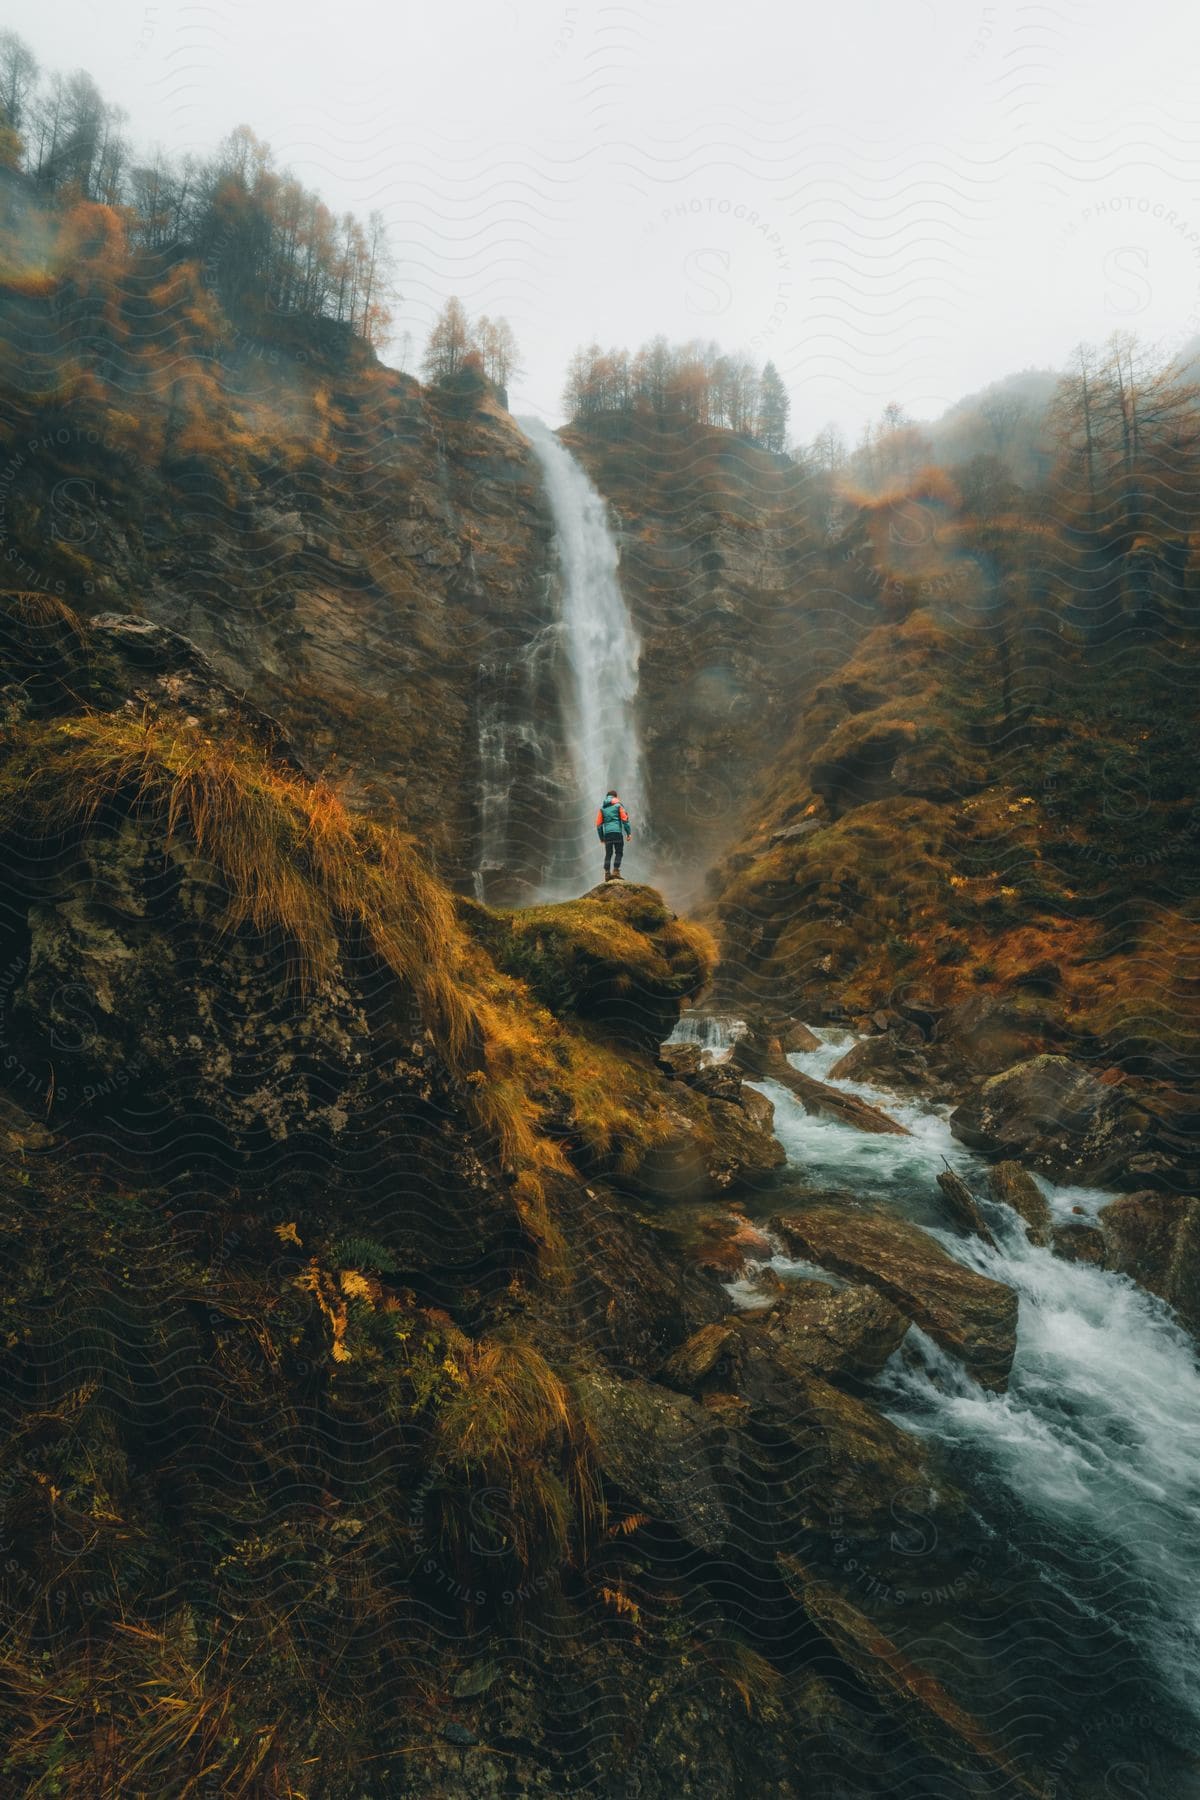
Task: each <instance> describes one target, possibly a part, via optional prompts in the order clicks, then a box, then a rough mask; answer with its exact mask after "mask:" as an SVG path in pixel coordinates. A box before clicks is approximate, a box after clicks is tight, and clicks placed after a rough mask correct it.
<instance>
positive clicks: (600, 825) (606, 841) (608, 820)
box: [596, 788, 632, 881]
mask: <svg viewBox="0 0 1200 1800" xmlns="http://www.w3.org/2000/svg"><path fill="white" fill-rule="evenodd" d="M596 836H597V837H598V838H599V839H600V842H601V843H602V844H603V845H604V879H605V881H623V880H624V879H625V877H624V876H623V875H622V873H621V858H622V856H624V854H625V840H626V838H628V837H630V836H632V832H631V829H630V825H629V814H628V813H627V812H626V811H625V808H624V807H623V806H622V805H621V798H620V795H619V794H618V793H617V790H616V788H609V790H608V793H607V794H606V795H605V796H604V799H603V800H602V801H601V802H600V810H599V812H598V813H597V814H596ZM614 863H615V867H614V866H613V865H614Z"/></svg>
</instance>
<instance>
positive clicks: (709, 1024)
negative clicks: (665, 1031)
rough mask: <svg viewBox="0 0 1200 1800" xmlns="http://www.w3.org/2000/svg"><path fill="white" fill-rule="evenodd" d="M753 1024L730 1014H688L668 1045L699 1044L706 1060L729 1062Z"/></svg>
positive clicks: (677, 1026)
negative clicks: (740, 1040) (748, 1024)
mask: <svg viewBox="0 0 1200 1800" xmlns="http://www.w3.org/2000/svg"><path fill="white" fill-rule="evenodd" d="M748 1029H749V1027H748V1026H747V1024H746V1021H745V1019H735V1018H733V1017H732V1016H730V1015H727V1014H718V1013H684V1014H683V1016H682V1017H681V1018H680V1020H679V1023H678V1024H677V1025H676V1027H675V1029H674V1031H673V1032H672V1033H671V1035H670V1037H669V1038H668V1039H667V1040H666V1041H667V1043H668V1044H698V1045H699V1046H700V1056H701V1060H702V1061H703V1062H726V1061H728V1059H729V1057H730V1056H731V1055H732V1054H733V1047H734V1045H735V1044H736V1043H737V1042H738V1040H739V1038H744V1037H745V1035H746V1032H747V1030H748Z"/></svg>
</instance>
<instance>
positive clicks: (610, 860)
mask: <svg viewBox="0 0 1200 1800" xmlns="http://www.w3.org/2000/svg"><path fill="white" fill-rule="evenodd" d="M624 854H625V837H624V834H623V833H622V832H618V834H617V836H616V837H606V838H605V840H604V873H605V874H606V875H607V874H608V871H609V867H610V865H614V866H615V867H616V868H618V869H619V868H620V866H621V858H622V857H623V856H624Z"/></svg>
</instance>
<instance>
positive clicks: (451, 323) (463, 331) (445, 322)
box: [421, 298, 472, 381]
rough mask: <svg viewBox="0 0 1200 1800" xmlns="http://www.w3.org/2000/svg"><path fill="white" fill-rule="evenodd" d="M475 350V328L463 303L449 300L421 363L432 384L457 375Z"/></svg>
mask: <svg viewBox="0 0 1200 1800" xmlns="http://www.w3.org/2000/svg"><path fill="white" fill-rule="evenodd" d="M471 348H472V343H471V327H470V324H469V322H468V319H467V315H466V311H465V310H464V307H463V304H462V301H461V300H459V299H456V298H451V299H449V300H447V302H446V304H445V306H444V307H443V308H442V310H441V312H440V313H439V314H438V316H437V320H436V322H435V324H434V327H433V330H432V331H431V332H430V334H429V342H428V343H427V345H426V346H425V355H424V358H423V360H422V363H421V368H422V370H423V371H424V374H425V377H426V379H427V380H428V381H448V380H449V379H450V378H451V377H452V376H454V375H457V374H458V373H459V372H460V370H461V369H462V367H463V365H464V363H465V362H466V359H467V356H468V354H469V353H470V351H471Z"/></svg>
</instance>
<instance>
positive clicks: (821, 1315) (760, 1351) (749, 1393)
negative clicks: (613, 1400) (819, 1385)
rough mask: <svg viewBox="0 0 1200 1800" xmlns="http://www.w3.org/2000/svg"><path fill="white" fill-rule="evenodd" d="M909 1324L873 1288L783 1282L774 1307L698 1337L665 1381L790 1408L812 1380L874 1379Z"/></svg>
mask: <svg viewBox="0 0 1200 1800" xmlns="http://www.w3.org/2000/svg"><path fill="white" fill-rule="evenodd" d="M908 1325H909V1322H908V1320H907V1319H906V1318H905V1317H904V1315H903V1314H902V1313H901V1312H899V1311H897V1309H896V1308H895V1307H894V1306H893V1305H892V1304H891V1303H890V1301H888V1300H887V1299H885V1298H884V1296H883V1295H882V1294H881V1293H879V1292H878V1291H877V1290H876V1289H874V1288H870V1287H846V1288H833V1287H830V1286H829V1285H828V1283H826V1282H823V1281H806V1282H800V1283H785V1284H781V1292H780V1293H779V1295H778V1297H777V1298H776V1299H775V1301H774V1304H772V1305H771V1306H770V1307H769V1308H764V1309H763V1310H762V1311H761V1312H752V1313H744V1314H742V1315H740V1316H734V1317H731V1318H727V1319H722V1320H720V1321H718V1322H717V1323H716V1324H714V1325H708V1326H703V1327H701V1329H700V1330H699V1331H697V1332H693V1334H692V1336H691V1337H690V1338H688V1340H687V1342H686V1343H684V1344H682V1345H681V1346H680V1347H679V1349H678V1350H676V1351H675V1352H674V1353H673V1354H672V1355H671V1356H670V1357H669V1358H668V1359H667V1362H666V1364H665V1365H664V1374H666V1375H667V1376H668V1378H669V1379H670V1380H672V1381H674V1382H677V1383H678V1384H679V1385H680V1386H684V1387H691V1388H699V1387H704V1386H711V1385H714V1384H718V1383H719V1384H721V1385H724V1386H726V1387H730V1388H732V1389H733V1391H734V1392H735V1393H737V1394H739V1395H741V1396H742V1397H743V1398H744V1399H747V1400H749V1401H751V1403H752V1404H772V1403H774V1404H783V1405H786V1404H789V1403H790V1399H789V1396H790V1395H791V1394H792V1393H793V1390H794V1387H795V1384H796V1383H797V1382H799V1383H801V1384H803V1383H804V1381H805V1380H806V1378H807V1377H808V1376H810V1375H820V1376H823V1377H825V1378H826V1379H828V1380H837V1379H839V1378H841V1377H849V1378H850V1379H852V1380H855V1379H857V1380H865V1379H866V1378H867V1377H869V1376H871V1375H877V1374H878V1373H879V1371H880V1369H882V1367H883V1365H884V1363H885V1362H886V1361H887V1360H888V1357H889V1356H891V1354H892V1352H893V1351H894V1350H896V1349H898V1347H899V1345H900V1344H901V1343H902V1342H903V1339H904V1336H905V1333H906V1332H907V1331H908Z"/></svg>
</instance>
